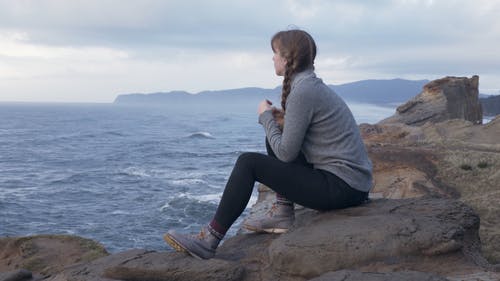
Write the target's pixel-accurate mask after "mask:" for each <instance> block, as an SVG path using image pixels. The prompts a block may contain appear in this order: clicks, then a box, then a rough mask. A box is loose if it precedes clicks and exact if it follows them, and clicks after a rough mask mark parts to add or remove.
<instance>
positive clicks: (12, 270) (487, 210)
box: [0, 77, 500, 281]
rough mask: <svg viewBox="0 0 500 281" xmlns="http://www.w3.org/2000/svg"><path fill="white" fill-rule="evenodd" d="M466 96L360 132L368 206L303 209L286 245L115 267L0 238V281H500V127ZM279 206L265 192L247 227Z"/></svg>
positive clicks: (419, 100) (243, 245) (434, 87)
mask: <svg viewBox="0 0 500 281" xmlns="http://www.w3.org/2000/svg"><path fill="white" fill-rule="evenodd" d="M470 87H472V88H475V89H477V78H474V77H473V78H472V79H468V78H449V77H448V78H444V79H440V80H436V81H433V82H431V83H429V84H427V86H426V87H424V91H423V93H421V94H420V95H419V96H417V97H415V98H414V99H412V101H410V102H409V103H407V104H406V105H403V106H402V107H401V108H400V109H398V112H396V114H395V116H393V117H390V118H388V119H387V120H385V121H383V122H381V123H379V124H373V125H369V124H362V125H361V126H360V130H361V132H362V135H363V138H364V140H365V144H366V147H367V150H368V152H369V154H370V157H371V159H372V161H373V163H374V187H373V190H372V192H371V195H370V197H371V198H372V200H371V202H370V203H367V204H364V205H362V206H358V207H354V208H348V209H344V210H337V211H331V212H317V211H314V210H309V209H305V208H302V207H300V206H298V207H297V212H296V221H295V224H294V227H293V229H291V230H290V231H289V232H288V233H286V234H282V235H265V234H253V233H245V232H244V231H240V233H239V234H238V235H236V236H234V237H230V238H228V239H226V240H225V241H224V243H223V244H222V246H221V247H220V248H219V249H218V251H217V254H216V256H215V258H214V259H211V260H208V261H200V260H196V259H194V258H191V257H189V256H186V255H185V254H182V253H175V252H154V251H145V250H130V251H126V252H122V253H118V254H113V255H108V254H107V253H105V251H104V252H102V251H100V250H99V249H100V248H99V246H98V244H97V245H94V246H93V247H90V248H86V247H81V246H79V245H80V244H79V243H76V244H74V245H73V246H69V248H68V246H64V244H61V243H60V242H57V241H59V240H58V239H66V238H64V237H61V238H58V237H56V236H54V237H51V238H50V239H49V240H47V237H30V238H3V239H0V271H2V272H3V273H0V280H11V281H12V280H36V279H37V278H39V277H44V278H45V279H46V280H53V281H56V280H292V281H294V280H297V281H304V280H315V281H321V280H500V272H499V270H500V267H499V266H498V265H495V264H496V263H498V262H499V261H500V231H499V229H500V227H499V226H500V216H499V215H498V214H500V206H499V204H498V202H499V199H500V197H499V190H500V172H499V171H500V144H499V143H498V140H500V117H497V118H496V119H494V120H493V121H491V122H490V123H488V124H485V125H479V124H478V122H477V118H480V117H478V112H479V111H478V108H477V107H476V106H472V104H474V100H477V91H475V90H474V89H472V90H471V91H469V90H470ZM464 89H469V90H464ZM453 91H458V92H460V93H461V94H456V93H453ZM466 91H468V93H469V94H467V93H465V92H466ZM474 93H475V94H474ZM470 95H472V96H470ZM473 95H475V97H474V96H473ZM464 104H471V106H469V105H464ZM457 117H458V118H459V119H453V118H457ZM450 118H452V119H450ZM470 119H472V120H470ZM274 196H275V195H274V194H273V193H272V192H271V191H270V190H269V189H268V188H266V187H264V186H260V187H259V200H258V201H257V203H256V204H255V205H254V206H253V207H252V211H251V214H250V215H249V216H250V217H252V216H255V215H258V214H261V213H262V212H265V211H266V210H267V209H268V208H269V207H270V205H271V204H272V202H273V201H274V198H275V197H274ZM26 241H32V242H30V243H29V244H26ZM33 241H34V242H33ZM54 241H56V242H54ZM70 249H73V250H70ZM75 249H76V250H75ZM89 249H91V250H89ZM75 253H80V254H75ZM89 253H90V254H89ZM33 257H38V258H35V259H34V260H36V261H37V262H36V263H32V262H26V261H30V260H33ZM75 257H88V258H86V259H84V260H82V259H78V258H75ZM20 268H26V269H28V270H31V271H32V272H33V273H34V274H35V275H34V277H30V276H31V273H30V272H29V271H28V272H26V271H20ZM28 273H29V274H28ZM22 278H24V279H22Z"/></svg>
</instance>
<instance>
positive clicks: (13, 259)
mask: <svg viewBox="0 0 500 281" xmlns="http://www.w3.org/2000/svg"><path fill="white" fill-rule="evenodd" d="M105 255H108V253H107V252H106V250H105V249H104V247H103V246H102V245H101V244H99V243H97V242H94V241H92V240H89V239H85V238H81V237H76V236H65V235H39V236H30V237H19V238H16V237H7V238H0V272H11V271H12V272H11V273H12V276H16V274H18V273H16V272H15V271H16V270H19V269H27V270H29V271H32V272H35V273H36V274H37V275H42V276H48V275H52V274H55V273H58V272H60V271H62V270H63V269H64V268H65V267H66V266H69V265H72V264H75V263H79V262H88V261H91V260H94V259H96V258H99V257H102V256H105ZM25 273H26V272H24V273H19V274H20V275H19V276H25ZM37 275H35V276H34V278H37ZM17 278H19V277H17ZM0 280H1V279H0ZM13 280H16V279H13Z"/></svg>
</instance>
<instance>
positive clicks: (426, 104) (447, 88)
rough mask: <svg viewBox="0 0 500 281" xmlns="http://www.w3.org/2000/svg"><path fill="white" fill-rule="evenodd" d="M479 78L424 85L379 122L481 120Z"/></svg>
mask: <svg viewBox="0 0 500 281" xmlns="http://www.w3.org/2000/svg"><path fill="white" fill-rule="evenodd" d="M478 85H479V77H478V76H472V78H466V77H445V78H442V79H438V80H434V81H431V82H429V83H428V84H427V85H425V86H424V88H423V91H422V92H421V93H420V94H419V95H417V96H415V97H414V98H413V99H411V100H409V101H408V102H406V103H405V104H403V105H401V106H399V107H398V108H397V113H396V114H395V115H394V116H392V117H390V118H388V119H385V120H383V121H382V122H381V123H403V124H406V125H423V124H425V123H426V122H429V121H430V122H440V121H444V120H448V119H464V120H467V121H471V122H472V123H474V124H480V123H482V118H483V112H482V109H481V103H480V102H479V97H478V96H479V91H478Z"/></svg>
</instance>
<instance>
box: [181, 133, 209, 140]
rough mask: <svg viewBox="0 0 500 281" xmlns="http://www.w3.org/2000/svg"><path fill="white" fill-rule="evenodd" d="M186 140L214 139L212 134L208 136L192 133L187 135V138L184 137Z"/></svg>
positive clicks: (206, 134)
mask: <svg viewBox="0 0 500 281" xmlns="http://www.w3.org/2000/svg"><path fill="white" fill-rule="evenodd" d="M186 138H190V139H215V137H214V136H212V134H210V133H209V132H196V133H192V134H189V135H188V136H186Z"/></svg>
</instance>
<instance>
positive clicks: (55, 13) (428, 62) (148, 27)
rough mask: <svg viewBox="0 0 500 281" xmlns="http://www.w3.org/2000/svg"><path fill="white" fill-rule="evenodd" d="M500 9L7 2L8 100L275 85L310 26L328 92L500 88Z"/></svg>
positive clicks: (191, 1)
mask: <svg viewBox="0 0 500 281" xmlns="http://www.w3.org/2000/svg"><path fill="white" fill-rule="evenodd" d="M499 15H500V1H498V0H479V1H478V0H476V1H453V0H435V1H433V0H421V1H419V0H392V1H391V0H386V1H384V0H381V1H376V0H375V1H352V0H343V1H335V0H331V1H326V0H325V1H322V0H317V1H300V0H277V1H274V0H273V1H269V0H259V1H235V0H220V1H216V0H215V1H201V0H179V1H168V0H167V1H160V0H157V1H156V0H136V1H130V0H10V1H9V0H0V101H47V102H53V101H59V102H112V101H113V100H114V98H115V97H116V95H118V94H121V93H133V92H142V93H149V92H159V91H172V90H186V91H189V92H192V93H196V92H199V91H202V90H216V89H231V88H239V87H249V86H252V87H263V88H274V87H276V86H278V85H280V84H281V78H279V77H276V76H275V75H274V70H273V64H272V60H271V58H272V51H271V49H270V44H269V40H270V38H271V37H272V35H273V34H274V33H275V32H277V31H279V30H283V29H288V28H290V27H298V28H301V29H304V30H306V31H308V32H309V33H311V34H312V36H313V37H314V38H315V40H316V43H317V45H318V56H317V58H316V72H317V74H318V76H320V77H321V78H323V80H324V81H325V82H326V83H328V84H341V83H346V82H352V81H357V80H363V79H392V78H406V79H430V80H432V79H436V78H441V77H444V76H448V75H451V76H468V77H470V76H472V75H474V74H477V75H479V76H480V80H479V81H480V91H481V92H485V93H495V94H498V93H499V89H500V79H499V78H500V49H499V48H500V16H499Z"/></svg>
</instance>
